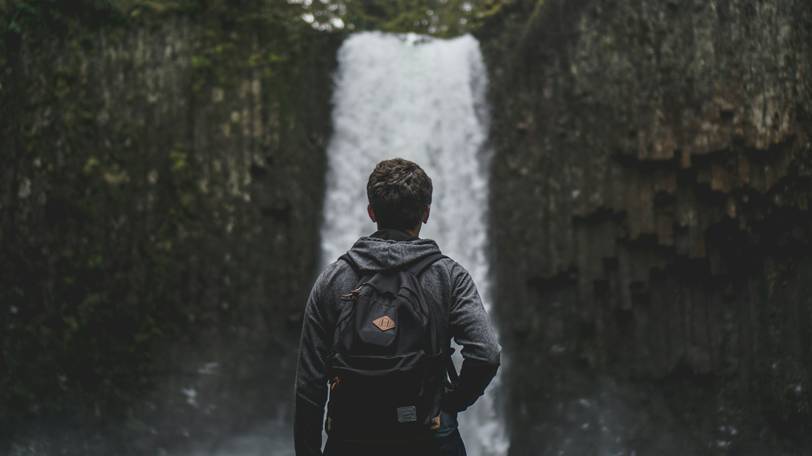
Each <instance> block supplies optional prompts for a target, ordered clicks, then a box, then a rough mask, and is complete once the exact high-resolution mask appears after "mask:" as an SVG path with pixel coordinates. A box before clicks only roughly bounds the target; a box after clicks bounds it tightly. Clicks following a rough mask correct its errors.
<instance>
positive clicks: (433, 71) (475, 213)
mask: <svg viewBox="0 0 812 456" xmlns="http://www.w3.org/2000/svg"><path fill="white" fill-rule="evenodd" d="M338 63H339V66H338V72H337V75H336V87H335V93H334V108H333V137H332V139H331V141H330V144H329V147H328V172H327V193H326V197H325V201H324V224H323V226H322V229H321V240H322V250H321V254H322V265H323V266H324V265H326V264H327V263H329V262H331V261H334V260H335V259H336V258H338V256H340V255H341V254H342V253H344V252H345V251H346V250H347V249H349V248H350V246H352V244H353V243H354V242H355V241H356V240H357V239H358V237H359V236H362V235H368V234H370V233H372V232H373V231H374V230H375V226H374V225H373V223H372V222H371V221H370V220H369V219H368V218H367V214H366V204H367V199H366V182H367V179H368V178H369V174H370V172H371V171H372V169H373V168H374V166H375V164H376V163H378V162H379V161H380V160H383V159H387V158H394V157H402V158H406V159H409V160H412V161H414V162H416V163H418V164H419V165H420V166H421V167H422V168H423V169H424V170H425V171H426V173H427V174H428V175H429V176H430V177H431V178H432V181H433V184H434V198H433V202H432V208H431V217H430V219H429V222H428V224H426V225H425V226H424V227H423V231H421V237H425V238H430V239H434V240H436V241H437V243H438V244H439V246H440V249H441V250H442V251H443V253H445V254H446V255H448V256H450V257H452V258H454V259H455V260H457V261H458V262H459V263H460V264H462V265H463V266H464V267H465V268H466V269H468V271H469V272H470V273H471V275H472V277H473V279H474V281H475V282H476V284H477V287H478V289H479V292H480V295H481V296H482V298H483V301H484V302H485V305H486V308H487V307H488V306H489V305H490V293H489V285H490V284H489V271H488V261H487V257H486V254H485V249H486V244H487V241H488V238H487V231H488V230H487V226H486V221H487V217H486V210H487V204H488V169H489V154H488V151H487V150H486V148H485V147H484V144H485V140H486V137H487V131H488V128H487V127H488V122H487V109H486V104H485V103H486V101H485V90H486V85H487V76H486V72H485V66H484V64H483V62H482V55H481V53H480V50H479V43H478V42H477V41H476V40H475V39H474V38H473V37H471V36H469V35H466V36H462V37H459V38H455V39H452V40H439V39H433V38H428V37H423V36H419V35H413V34H409V35H391V34H383V33H377V32H366V33H358V34H354V35H352V36H351V37H350V38H348V39H347V40H346V42H345V43H344V44H343V45H342V47H341V49H340V50H339V54H338ZM497 384H498V378H497V379H496V381H494V383H493V384H492V385H491V387H490V388H489V390H488V392H486V394H485V396H484V397H482V398H480V400H479V401H478V402H477V404H476V405H475V406H474V407H472V408H471V409H469V410H467V411H466V412H464V413H462V414H461V415H460V427H461V432H462V435H463V439H464V440H465V443H466V446H467V448H468V454H470V455H471V456H480V455H481V456H485V455H494V456H495V455H502V454H505V453H506V449H507V439H506V438H505V436H504V426H503V424H502V421H501V414H499V413H497V409H496V407H495V404H494V400H493V390H494V389H495V387H496V385H497Z"/></svg>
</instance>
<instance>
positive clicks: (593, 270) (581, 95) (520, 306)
mask: <svg viewBox="0 0 812 456" xmlns="http://www.w3.org/2000/svg"><path fill="white" fill-rule="evenodd" d="M477 34H478V36H479V38H480V40H481V42H482V44H483V49H484V52H485V54H486V60H487V61H488V66H489V71H490V78H491V96H490V98H491V104H492V118H493V120H492V122H493V126H492V130H491V142H492V147H493V149H494V151H495V159H494V165H493V170H492V178H491V179H492V184H491V188H492V196H491V201H490V205H491V239H492V242H493V245H492V256H493V259H494V261H495V264H494V266H495V270H496V280H497V286H496V290H495V303H494V307H495V308H496V309H497V315H496V317H497V319H498V320H499V324H500V326H501V328H502V334H503V344H504V346H505V351H506V353H507V355H508V364H507V366H506V380H505V382H506V388H505V389H506V391H507V392H506V393H505V394H506V397H505V398H504V401H505V404H506V408H507V411H508V420H509V429H510V432H511V436H512V447H511V448H512V449H511V454H515V455H524V454H528V455H530V454H533V455H537V454H561V453H559V451H564V452H565V453H566V454H621V453H618V452H622V454H629V453H628V451H632V453H631V454H635V453H634V452H636V454H675V455H676V454H708V453H710V454H714V453H727V452H735V454H754V455H755V454H784V453H785V454H797V453H798V452H804V451H809V450H810V448H812V441H810V438H809V433H808V431H809V430H810V427H809V423H810V418H812V410H811V409H810V407H811V406H812V400H811V399H812V395H811V392H812V379H811V378H810V374H812V369H810V366H812V310H810V309H812V307H810V306H811V305H812V298H810V294H811V293H812V281H811V280H810V279H812V260H810V235H812V229H811V228H812V217H810V211H809V202H810V194H811V193H812V144H811V143H810V133H812V122H811V121H812V117H810V112H811V110H812V53H811V51H812V7H810V6H809V4H808V3H807V2H804V1H787V2H751V1H735V0H730V1H710V2H708V1H704V0H703V1H688V2H676V1H658V2H646V1H635V0H614V1H607V2H602V1H585V0H580V1H556V0H548V1H545V2H513V3H512V4H510V5H509V6H507V7H505V8H503V10H502V11H501V13H500V14H498V15H497V16H495V17H494V18H492V19H491V20H489V21H488V22H487V23H486V24H485V26H484V27H482V28H481V29H480V30H479V31H478V33H477Z"/></svg>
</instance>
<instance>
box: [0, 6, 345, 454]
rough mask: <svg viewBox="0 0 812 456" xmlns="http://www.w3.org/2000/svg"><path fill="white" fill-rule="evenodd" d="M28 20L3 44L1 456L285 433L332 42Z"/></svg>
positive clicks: (156, 448) (225, 19) (142, 449)
mask: <svg viewBox="0 0 812 456" xmlns="http://www.w3.org/2000/svg"><path fill="white" fill-rule="evenodd" d="M102 6H103V5H102ZM147 6H148V5H147ZM158 6H160V5H158ZM156 8H157V7H156ZM32 11H34V12H33V13H32V12H30V11H28V10H24V11H22V12H20V13H19V14H17V15H16V16H14V17H15V18H16V20H18V22H19V21H20V20H21V19H20V18H27V17H28V16H27V15H28V14H34V13H39V14H42V15H43V17H44V18H39V17H37V18H33V19H31V20H30V21H28V22H25V23H22V24H18V25H17V28H19V29H21V30H18V31H9V32H8V33H6V34H5V36H4V40H5V41H3V42H2V44H3V46H2V47H0V50H2V53H0V62H2V63H3V65H2V66H0V68H2V70H1V71H0V76H2V78H0V105H2V107H3V115H2V120H0V133H2V134H1V135H0V156H1V157H2V160H3V166H2V167H0V183H2V185H1V188H0V228H2V231H0V258H2V262H1V263H2V265H1V266H0V284H2V286H0V290H2V291H0V298H2V299H0V303H2V304H0V306H2V309H1V310H0V324H2V335H0V349H2V355H3V356H2V358H3V361H2V362H0V384H2V386H3V388H2V392H0V404H2V407H0V453H3V454H6V453H7V452H9V453H10V454H18V453H15V452H14V451H22V453H19V454H29V453H26V452H25V451H24V449H25V448H33V449H34V450H36V451H35V452H37V453H38V454H39V453H41V454H56V453H57V452H58V453H59V454H132V453H133V452H134V453H139V454H153V453H157V452H161V451H165V450H166V451H173V450H174V449H180V448H186V447H188V446H191V447H193V448H194V449H195V451H198V450H199V451H201V452H204V451H205V452H207V454H208V452H212V454H214V453H213V452H214V451H215V450H217V451H223V452H226V453H228V452H229V448H228V446H227V445H226V444H224V442H225V441H226V440H227V439H228V438H229V437H230V436H231V435H232V434H234V433H239V432H247V431H250V430H251V429H252V427H253V426H255V425H256V423H257V422H261V421H265V420H271V419H273V418H276V419H277V420H278V421H279V422H280V423H282V424H281V425H282V426H287V425H288V423H289V422H290V419H289V418H288V415H287V414H288V413H289V412H290V409H289V407H288V405H289V404H290V403H291V402H292V385H293V374H294V372H293V371H294V369H295V350H296V343H297V339H298V332H299V325H300V323H299V322H300V320H299V317H298V315H299V314H300V312H301V309H302V308H303V303H304V301H305V299H306V296H307V292H308V289H309V284H310V282H311V280H312V277H313V275H314V273H315V269H316V264H315V263H316V260H317V249H318V240H317V238H318V227H319V220H320V214H321V200H322V194H323V191H324V190H323V188H324V187H323V186H324V184H323V178H322V176H323V174H324V171H325V154H324V148H325V146H326V142H327V138H329V134H330V125H329V115H330V96H331V90H332V71H333V68H334V65H335V53H336V50H337V48H338V46H339V45H340V43H341V40H342V37H340V36H338V35H336V34H331V33H319V32H317V31H315V30H312V29H310V27H309V26H307V25H306V24H304V23H302V24H300V25H297V23H290V24H288V23H286V22H283V21H280V20H276V19H275V16H273V15H271V14H260V13H262V11H260V12H257V11H255V10H249V9H245V8H238V9H235V8H229V9H227V11H226V12H224V13H223V14H214V13H207V12H205V11H203V12H195V11H190V12H182V13H177V14H175V13H172V12H166V13H162V12H160V11H155V12H152V13H149V12H148V11H141V10H133V12H132V13H128V14H127V15H126V16H125V17H124V18H123V19H122V18H120V17H118V16H113V17H111V18H107V17H105V18H104V23H103V24H102V25H100V26H95V25H92V24H88V23H87V22H83V21H85V19H84V17H79V18H78V19H76V18H74V17H73V16H69V17H67V16H66V17H64V18H63V17H55V18H50V16H47V14H48V12H49V11H50V10H48V9H46V8H43V9H42V11H41V12H40V10H39V9H33V10H32ZM139 11H140V12H141V14H142V15H146V14H151V15H150V16H148V17H146V18H143V19H135V13H136V12H139ZM65 14H68V13H65ZM49 18H50V19H49ZM46 19H47V20H53V21H54V22H56V24H54V25H49V24H46V25H45V26H42V27H41V29H42V30H40V29H38V28H37V27H38V26H39V24H40V23H41V22H42V21H45V20H46ZM77 22H78V23H77ZM4 27H5V26H4ZM283 27H289V29H284V28H283ZM4 31H5V29H4ZM285 429H286V430H285V434H284V436H282V437H279V439H280V440H283V441H284V443H285V446H289V445H288V441H289V435H288V434H289V432H287V428H285ZM85 431H87V432H85ZM117 437H118V438H117ZM263 437H264V438H267V437H268V432H265V433H264V435H263ZM119 445H120V446H119ZM15 449H16V450H15ZM34 450H32V451H34ZM265 452H266V453H274V451H273V450H266V451H265ZM279 454H281V453H279Z"/></svg>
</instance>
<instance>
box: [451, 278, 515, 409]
mask: <svg viewBox="0 0 812 456" xmlns="http://www.w3.org/2000/svg"><path fill="white" fill-rule="evenodd" d="M451 279H452V284H453V286H452V289H451V296H452V301H451V307H450V312H449V329H450V331H451V336H452V337H453V338H454V341H456V342H457V343H458V344H459V345H461V346H462V357H463V363H462V369H461V371H460V376H459V379H458V380H457V382H456V384H455V385H453V389H452V391H450V392H449V393H448V394H446V396H445V397H444V398H443V404H442V407H443V409H445V410H447V411H450V412H458V411H462V410H465V409H466V408H468V407H470V406H471V404H473V403H474V402H476V400H477V399H478V398H479V396H481V395H482V394H483V393H484V392H485V388H486V387H487V386H488V384H489V383H490V382H491V380H492V379H493V377H494V376H495V375H496V371H497V370H498V368H499V361H500V353H501V348H500V347H499V343H498V342H497V341H496V332H495V331H494V329H493V326H492V325H491V322H490V319H489V318H488V314H487V312H485V307H484V306H483V305H482V300H481V299H480V297H479V293H478V292H477V289H476V285H474V281H473V280H472V279H471V275H470V274H469V273H468V271H466V270H465V269H464V268H463V267H462V266H460V265H458V264H455V265H454V267H453V268H452V270H451Z"/></svg>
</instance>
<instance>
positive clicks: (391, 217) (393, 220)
mask: <svg viewBox="0 0 812 456" xmlns="http://www.w3.org/2000/svg"><path fill="white" fill-rule="evenodd" d="M431 192H432V186H431V179H430V178H429V176H427V175H426V173H425V171H423V169H422V168H421V167H420V166H418V165H417V163H414V162H410V161H409V160H404V159H402V158H393V159H391V160H384V161H382V162H380V163H378V165H377V166H375V169H374V170H373V171H372V174H370V175H369V182H367V197H368V198H369V206H368V207H367V212H368V213H369V218H371V219H372V221H373V222H376V223H377V224H378V228H394V229H399V230H405V231H415V230H416V231H417V232H419V231H420V225H421V223H425V222H427V221H428V219H429V206H430V205H431Z"/></svg>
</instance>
